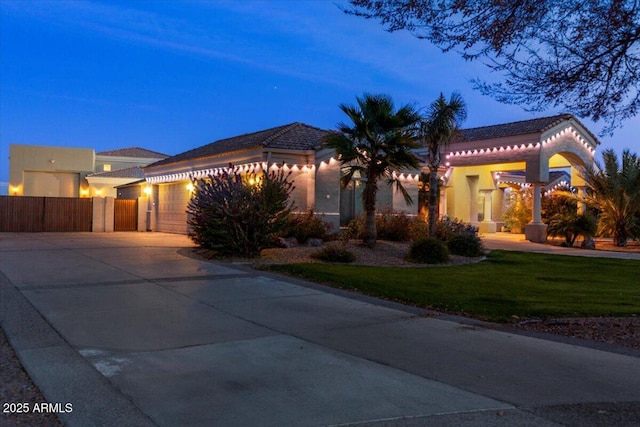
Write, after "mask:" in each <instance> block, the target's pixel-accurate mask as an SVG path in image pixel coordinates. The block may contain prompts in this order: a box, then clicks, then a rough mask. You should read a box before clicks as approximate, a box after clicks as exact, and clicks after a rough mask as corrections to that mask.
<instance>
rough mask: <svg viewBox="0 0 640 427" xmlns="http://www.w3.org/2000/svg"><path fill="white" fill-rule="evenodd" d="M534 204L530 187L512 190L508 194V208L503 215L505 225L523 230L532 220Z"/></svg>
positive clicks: (512, 228)
mask: <svg viewBox="0 0 640 427" xmlns="http://www.w3.org/2000/svg"><path fill="white" fill-rule="evenodd" d="M532 205H533V202H532V197H531V190H530V189H526V188H523V189H520V190H513V191H511V193H510V194H509V195H508V196H507V209H506V210H505V212H504V214H503V215H502V218H503V219H504V222H505V225H506V226H507V227H508V228H509V229H511V230H512V231H513V230H518V232H522V229H523V228H524V226H525V225H527V224H528V223H529V222H530V221H531V218H532V215H533V209H532Z"/></svg>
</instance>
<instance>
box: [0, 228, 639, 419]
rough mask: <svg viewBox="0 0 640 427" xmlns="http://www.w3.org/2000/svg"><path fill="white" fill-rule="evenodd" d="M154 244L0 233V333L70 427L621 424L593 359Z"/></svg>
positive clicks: (628, 381) (633, 389) (614, 396)
mask: <svg viewBox="0 0 640 427" xmlns="http://www.w3.org/2000/svg"><path fill="white" fill-rule="evenodd" d="M191 246H192V243H191V242H190V241H189V240H188V239H187V238H186V237H185V236H179V235H170V234H162V233H111V234H95V233H94V234H92V233H86V234H85V233H74V234H66V233H55V234H54V233H51V234H48V233H41V234H11V233H4V234H0V272H1V274H0V322H1V325H2V328H3V329H4V330H5V332H6V335H7V337H8V339H9V340H10V342H11V344H12V345H13V346H14V348H15V349H16V352H17V353H18V355H19V357H20V359H21V360H22V362H23V364H24V366H25V368H26V370H27V371H28V373H29V374H30V376H31V377H32V379H33V380H34V381H35V383H36V384H37V385H38V386H39V387H40V388H41V390H42V391H43V393H44V395H45V397H46V398H47V400H48V401H49V402H51V403H62V404H63V405H64V404H65V403H71V404H72V411H69V412H64V413H60V414H59V416H60V418H61V419H62V420H63V421H64V423H65V424H67V425H70V426H93V425H95V426H114V425H118V426H126V425H131V426H143V425H159V426H177V425H181V426H182V425H185V426H186V425H195V426H198V425H202V426H253V425H259V426H284V425H296V426H323V425H358V426H361V425H366V426H383V425H385V426H386V425H390V426H421V425H435V426H439V425H456V426H458V425H470V426H471V425H473V426H476V425H505V426H507V425H509V426H511V425H530V426H544V425H562V424H569V425H572V424H573V425H589V424H591V423H594V424H593V425H596V424H597V423H602V425H606V424H611V423H612V422H613V424H615V425H638V424H640V404H639V403H638V402H640V357H639V353H640V352H634V351H633V350H629V351H627V352H626V354H625V352H616V351H615V350H614V351H604V350H602V349H594V348H588V347H584V346H579V345H575V344H571V343H562V342H556V341H550V340H545V339H539V338H534V337H529V336H523V335H517V334H513V333H506V332H501V331H499V330H495V329H492V328H486V327H483V326H482V325H480V324H473V323H471V324H470V323H460V322H456V321H454V320H455V319H451V318H448V317H426V316H425V314H427V313H426V312H423V311H421V310H416V309H410V308H407V307H403V306H399V305H395V304H390V303H385V302H382V301H378V300H375V299H371V298H366V297H360V296H355V295H351V294H348V293H346V292H340V291H335V290H331V289H326V288H324V287H322V286H318V285H311V284H308V283H305V282H301V281H297V280H295V279H289V278H283V277H278V276H274V275H270V274H268V273H264V272H258V271H254V270H251V269H248V268H246V267H245V266H243V265H240V264H222V263H215V262H203V261H200V260H197V259H194V258H191V257H188V256H186V255H185V254H186V253H187V252H188V250H187V248H189V247H191Z"/></svg>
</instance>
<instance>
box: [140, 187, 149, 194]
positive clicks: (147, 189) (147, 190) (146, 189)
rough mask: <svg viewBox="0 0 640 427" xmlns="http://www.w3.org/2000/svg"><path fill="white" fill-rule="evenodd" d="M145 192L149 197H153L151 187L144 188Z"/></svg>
mask: <svg viewBox="0 0 640 427" xmlns="http://www.w3.org/2000/svg"><path fill="white" fill-rule="evenodd" d="M142 191H143V192H144V194H146V195H147V196H150V195H151V187H144V190H142Z"/></svg>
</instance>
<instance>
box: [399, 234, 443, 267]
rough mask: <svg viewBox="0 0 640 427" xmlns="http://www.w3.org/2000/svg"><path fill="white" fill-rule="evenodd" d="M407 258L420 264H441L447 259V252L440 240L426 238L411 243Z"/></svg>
mask: <svg viewBox="0 0 640 427" xmlns="http://www.w3.org/2000/svg"><path fill="white" fill-rule="evenodd" d="M407 259H408V260H409V261H411V262H416V263H422V264H441V263H444V262H447V261H449V252H448V251H447V247H446V246H445V244H444V242H442V240H440V239H434V238H426V239H420V240H416V241H414V242H412V243H411V246H409V255H408V257H407Z"/></svg>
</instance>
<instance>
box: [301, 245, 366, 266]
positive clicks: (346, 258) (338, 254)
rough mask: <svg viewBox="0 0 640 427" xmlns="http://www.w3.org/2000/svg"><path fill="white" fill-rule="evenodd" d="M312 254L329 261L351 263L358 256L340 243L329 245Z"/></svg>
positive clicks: (314, 256)
mask: <svg viewBox="0 0 640 427" xmlns="http://www.w3.org/2000/svg"><path fill="white" fill-rule="evenodd" d="M311 256H312V257H313V258H316V259H319V260H322V261H327V262H340V263H349V262H353V261H355V260H356V256H355V255H354V254H353V253H352V252H350V251H349V250H348V249H347V248H345V247H343V246H338V245H327V246H325V247H323V248H322V249H320V250H319V251H317V252H316V253H314V254H312V255H311Z"/></svg>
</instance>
